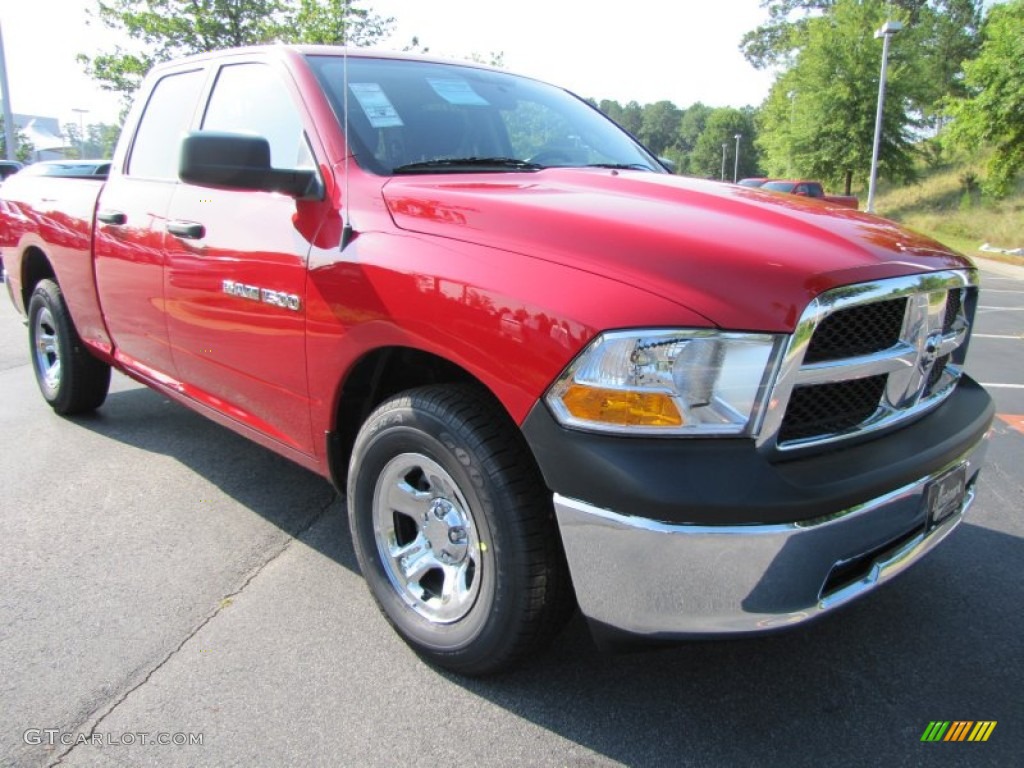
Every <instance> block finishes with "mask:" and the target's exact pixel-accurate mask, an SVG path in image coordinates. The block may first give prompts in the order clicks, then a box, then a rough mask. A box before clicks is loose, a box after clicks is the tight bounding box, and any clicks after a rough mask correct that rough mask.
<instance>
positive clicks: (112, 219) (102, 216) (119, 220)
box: [96, 211, 128, 227]
mask: <svg viewBox="0 0 1024 768" xmlns="http://www.w3.org/2000/svg"><path fill="white" fill-rule="evenodd" d="M96 218H97V219H99V221H100V222H101V223H103V224H113V225H114V226H118V227H119V226H121V225H122V224H125V223H127V222H128V217H127V216H126V215H125V214H123V213H121V211H99V212H98V213H97V214H96Z"/></svg>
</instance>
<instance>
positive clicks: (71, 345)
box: [28, 280, 110, 416]
mask: <svg viewBox="0 0 1024 768" xmlns="http://www.w3.org/2000/svg"><path fill="white" fill-rule="evenodd" d="M28 336H29V346H30V350H31V355H32V369H33V370H34V371H35V374H36V383H37V384H38V385H39V391H40V392H41V393H42V395H43V399H44V400H46V402H47V403H49V404H50V407H51V408H53V410H54V411H56V412H57V413H59V414H62V415H64V416H70V415H73V414H76V413H85V412H88V411H93V410H95V409H97V408H99V407H100V406H101V405H102V404H103V401H104V400H106V399H107V391H108V390H109V389H110V366H109V365H107V364H106V363H104V362H101V361H100V360H97V359H96V358H95V357H93V356H92V355H91V354H90V353H89V351H88V350H87V349H86V347H85V344H83V343H82V340H81V339H80V338H79V337H78V333H77V331H75V326H74V324H73V323H72V322H71V315H70V314H69V313H68V308H67V304H65V303H64V296H63V294H62V293H61V290H60V287H59V286H58V285H57V283H55V282H54V281H53V280H41V281H40V282H39V284H38V285H37V286H36V288H35V290H34V291H32V298H31V299H30V300H29V304H28Z"/></svg>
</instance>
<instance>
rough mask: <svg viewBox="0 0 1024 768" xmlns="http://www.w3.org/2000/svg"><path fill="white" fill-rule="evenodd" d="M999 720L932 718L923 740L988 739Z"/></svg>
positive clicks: (922, 737) (922, 735)
mask: <svg viewBox="0 0 1024 768" xmlns="http://www.w3.org/2000/svg"><path fill="white" fill-rule="evenodd" d="M997 722H998V721H997V720H978V721H977V722H975V721H974V720H954V721H952V722H951V721H949V720H932V721H931V722H930V723H928V727H927V728H925V729H924V733H923V734H921V741H988V737H989V736H991V735H992V731H994V730H995V728H996V723H997Z"/></svg>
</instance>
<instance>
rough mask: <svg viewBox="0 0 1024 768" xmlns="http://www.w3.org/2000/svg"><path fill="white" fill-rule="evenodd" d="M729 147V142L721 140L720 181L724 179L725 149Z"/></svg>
mask: <svg viewBox="0 0 1024 768" xmlns="http://www.w3.org/2000/svg"><path fill="white" fill-rule="evenodd" d="M728 148H729V143H728V142H726V141H723V142H722V181H725V150H727V149H728Z"/></svg>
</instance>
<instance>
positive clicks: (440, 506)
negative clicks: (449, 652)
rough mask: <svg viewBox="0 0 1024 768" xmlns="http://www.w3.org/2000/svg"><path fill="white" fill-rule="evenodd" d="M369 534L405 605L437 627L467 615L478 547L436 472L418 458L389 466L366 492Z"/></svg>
mask: <svg viewBox="0 0 1024 768" xmlns="http://www.w3.org/2000/svg"><path fill="white" fill-rule="evenodd" d="M373 530H374V539H375V540H376V542H377V551H378V552H379V553H380V558H381V562H382V563H383V565H384V571H385V572H386V573H387V577H388V580H389V581H390V582H391V586H392V587H394V589H395V591H396V592H397V593H398V594H399V595H400V596H401V598H402V600H404V601H405V603H406V605H408V606H409V607H410V608H412V609H413V610H414V611H416V613H418V614H419V615H420V616H422V617H423V618H425V619H427V620H428V621H431V622H434V623H438V624H451V623H453V622H456V621H459V620H460V619H462V618H463V617H465V616H466V614H468V613H469V612H470V610H471V609H472V607H473V604H474V602H475V601H476V598H477V595H478V594H479V592H480V580H481V577H482V573H481V567H480V566H481V552H482V551H483V550H484V549H485V548H486V544H483V543H481V542H480V539H479V534H478V533H477V527H476V524H475V522H474V520H473V513H472V510H470V508H469V504H467V503H466V498H465V496H464V495H463V493H462V492H461V491H460V490H459V487H458V486H457V485H456V483H455V481H454V480H453V479H452V477H451V475H449V474H448V473H447V472H446V471H445V470H444V469H443V468H442V467H441V465H440V464H438V463H437V462H436V461H433V460H432V459H429V458H427V457H426V456H424V455H422V454H419V453H403V454H399V455H398V456H396V457H394V458H393V459H391V461H389V462H388V463H387V465H385V467H384V470H383V471H382V472H381V474H380V477H379V478H378V480H377V484H376V487H375V488H374V492H373Z"/></svg>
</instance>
